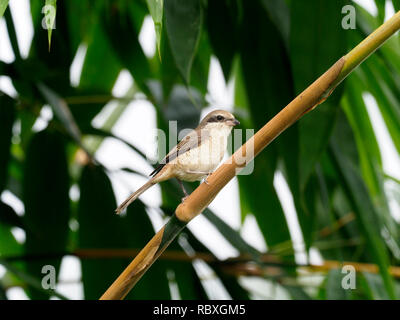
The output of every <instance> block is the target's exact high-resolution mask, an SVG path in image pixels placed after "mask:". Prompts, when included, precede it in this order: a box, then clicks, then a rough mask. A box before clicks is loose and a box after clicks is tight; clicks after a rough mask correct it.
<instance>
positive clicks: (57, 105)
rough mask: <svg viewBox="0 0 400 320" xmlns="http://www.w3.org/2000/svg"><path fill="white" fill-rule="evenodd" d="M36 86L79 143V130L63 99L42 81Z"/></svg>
mask: <svg viewBox="0 0 400 320" xmlns="http://www.w3.org/2000/svg"><path fill="white" fill-rule="evenodd" d="M38 88H39V91H40V92H41V93H42V95H43V97H44V98H45V99H46V101H47V103H48V104H49V105H50V106H51V107H52V109H53V111H54V113H55V115H56V117H57V118H58V119H59V120H60V121H61V123H62V124H63V125H64V127H65V129H66V130H67V132H68V133H69V134H70V135H71V137H72V139H74V140H75V141H76V143H78V145H81V132H80V130H79V128H78V125H77V124H76V122H75V119H74V117H73V116H72V113H71V111H70V109H69V107H68V105H67V103H66V102H65V100H64V99H62V98H61V97H60V96H59V95H58V94H57V93H55V92H54V91H53V90H52V89H50V88H49V87H47V86H46V85H45V84H43V83H39V84H38Z"/></svg>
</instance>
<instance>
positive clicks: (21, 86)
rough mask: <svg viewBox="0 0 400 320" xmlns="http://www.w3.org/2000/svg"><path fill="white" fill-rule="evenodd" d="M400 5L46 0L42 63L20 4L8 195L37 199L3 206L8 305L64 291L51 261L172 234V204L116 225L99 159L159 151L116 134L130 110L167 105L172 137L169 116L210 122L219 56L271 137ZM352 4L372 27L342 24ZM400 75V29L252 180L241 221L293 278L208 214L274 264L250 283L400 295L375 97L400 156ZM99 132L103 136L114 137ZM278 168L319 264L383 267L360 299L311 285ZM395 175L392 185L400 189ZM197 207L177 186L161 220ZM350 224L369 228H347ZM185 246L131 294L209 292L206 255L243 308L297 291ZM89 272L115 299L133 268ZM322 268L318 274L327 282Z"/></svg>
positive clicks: (10, 71)
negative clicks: (283, 116) (43, 120)
mask: <svg viewBox="0 0 400 320" xmlns="http://www.w3.org/2000/svg"><path fill="white" fill-rule="evenodd" d="M11 1H13V0H11ZM14 1H16V0H14ZM387 2H390V1H389V0H387V1H384V0H382V1H377V0H376V1H375V3H376V6H377V12H378V13H377V16H376V17H375V16H373V15H371V14H370V13H369V12H367V11H366V10H364V9H363V8H362V7H359V6H358V5H357V4H355V3H353V2H352V1H350V0H340V1H326V0H296V1H294V0H292V1H285V0H251V1H245V0H165V1H162V0H147V1H145V0H134V1H132V0H102V1H94V0H59V1H57V2H56V1H54V0H53V1H45V0H43V1H42V0H33V1H31V2H30V9H31V15H32V21H33V26H34V36H33V40H32V44H31V48H30V51H29V55H28V56H27V57H26V58H25V57H22V56H21V53H20V48H19V45H18V42H17V35H16V31H15V30H16V28H15V26H14V21H15V20H14V19H13V18H14V17H12V15H11V12H10V10H9V9H7V5H8V1H4V0H0V17H1V16H2V15H3V13H4V17H3V18H2V19H4V20H5V22H6V25H7V32H8V36H9V38H10V42H11V46H12V50H13V52H14V55H15V59H14V61H12V62H10V63H6V62H2V61H0V76H4V77H8V78H9V79H11V81H12V84H13V86H14V88H15V90H16V92H17V95H16V96H15V97H10V96H8V95H7V94H5V93H2V92H0V192H2V191H6V190H7V191H8V192H11V193H12V194H13V195H14V196H15V197H17V198H18V199H20V200H21V201H22V202H23V204H24V213H23V215H22V216H21V215H18V214H17V213H16V212H15V211H14V209H13V208H12V206H9V205H8V204H6V203H4V202H3V201H0V264H2V265H3V266H4V267H5V268H6V272H5V273H4V275H2V276H1V278H0V299H5V298H7V296H6V291H7V290H8V289H9V288H11V287H13V286H20V287H22V288H23V289H24V290H25V292H26V293H27V294H28V296H29V297H30V298H31V299H45V298H49V297H50V296H52V295H55V294H56V293H55V292H54V291H46V290H43V289H41V288H40V281H41V278H42V276H43V274H42V273H41V268H42V266H43V265H46V264H50V265H53V266H55V268H56V271H57V274H58V272H59V267H60V262H61V260H62V257H63V256H64V255H68V254H74V252H77V250H80V249H85V250H89V251H90V250H100V251H101V250H102V249H104V250H105V251H106V252H110V251H109V250H111V251H112V250H113V249H115V250H117V249H118V250H120V249H134V250H138V249H140V248H142V247H143V246H144V245H145V244H146V243H147V241H148V240H149V239H150V237H151V236H152V235H153V234H154V228H153V225H152V223H151V220H150V218H149V212H150V210H153V211H154V210H155V208H148V207H146V205H145V204H143V203H142V202H140V201H137V202H135V203H134V204H133V205H132V206H131V207H129V209H128V212H127V215H126V216H122V217H119V216H115V215H114V212H113V211H114V209H115V207H116V200H115V196H114V190H113V186H112V184H111V182H110V178H109V174H110V170H109V169H108V168H106V167H105V166H103V164H101V163H99V162H98V160H96V153H95V151H96V150H97V148H98V147H99V145H100V144H101V142H102V141H103V139H105V138H109V137H112V138H114V139H119V140H120V141H121V142H122V143H124V144H126V146H127V147H129V148H131V149H132V150H134V152H136V153H137V154H138V155H139V156H141V157H143V158H145V155H144V154H143V153H142V151H141V150H139V149H138V148H137V147H136V146H134V145H131V144H129V143H128V142H126V141H125V140H123V139H122V138H119V137H118V136H115V135H114V134H113V133H111V129H112V127H113V125H114V124H115V123H116V121H117V120H118V118H119V117H120V116H122V117H123V116H124V113H123V111H124V110H125V109H126V107H127V105H128V103H129V102H131V101H134V100H135V99H146V100H147V101H149V102H150V103H151V104H152V105H153V106H154V109H155V111H156V113H157V121H158V126H159V127H160V128H163V129H167V128H168V127H167V125H168V121H169V120H177V121H178V124H179V129H183V128H193V127H195V126H196V125H197V123H198V121H199V119H200V113H201V108H203V107H205V106H207V104H208V103H209V101H208V89H207V83H208V74H209V68H210V61H211V58H212V57H215V58H216V59H217V60H218V61H219V63H220V65H221V68H222V72H223V75H224V78H225V80H226V81H227V82H228V81H230V82H231V83H233V84H234V104H235V106H234V112H235V113H236V114H237V116H238V118H239V119H240V121H241V123H242V125H241V128H242V129H246V128H254V129H256V130H257V129H259V128H260V127H262V126H263V125H264V124H265V123H266V122H267V121H268V120H269V119H271V118H272V117H273V116H274V115H275V114H276V113H277V112H278V111H279V110H280V109H281V108H283V107H284V106H285V105H286V104H287V103H288V102H290V101H291V100H292V99H293V98H294V97H295V96H296V95H297V94H298V93H300V92H301V91H302V90H303V89H305V88H306V87H307V86H308V85H309V84H310V83H311V82H312V81H313V80H314V79H316V78H317V77H318V76H319V75H320V74H321V73H323V72H324V71H325V70H326V69H327V68H328V67H329V66H330V65H332V64H333V63H334V62H335V61H336V60H337V59H339V58H340V57H341V56H343V55H344V54H345V53H346V52H348V51H349V50H350V49H351V48H353V47H354V46H356V45H357V44H358V43H359V42H360V41H361V40H362V39H363V38H365V37H366V36H367V35H368V34H369V33H370V32H371V31H372V30H374V29H375V28H376V27H377V26H379V25H380V24H381V23H382V22H383V21H384V19H385V4H386V3H387ZM45 4H48V5H49V4H50V5H52V4H54V5H55V4H56V28H55V29H52V30H48V31H47V30H45V29H43V28H42V21H43V20H42V19H43V18H45V16H44V15H43V12H42V8H43V6H44V5H45ZM347 4H351V5H353V6H355V8H356V13H357V16H356V19H357V20H356V22H357V24H356V26H357V27H356V29H349V30H345V29H343V28H342V25H341V20H342V18H343V16H344V15H343V13H342V8H343V6H345V5H347ZM393 4H394V6H395V8H396V9H397V10H398V9H400V8H399V7H398V3H395V1H393ZM146 16H151V17H152V19H153V20H154V22H155V32H156V53H155V54H154V56H152V57H148V56H146V54H145V53H144V50H143V48H142V46H141V44H140V42H139V38H138V36H139V33H140V31H141V28H142V25H143V21H144V19H145V17H146ZM50 40H51V46H50V50H49V45H50ZM82 48H85V50H83V51H85V54H84V60H83V66H82V72H81V75H80V79H79V83H78V84H77V85H76V84H71V81H70V69H71V64H72V62H73V59H74V57H75V55H76V53H77V51H78V50H82ZM123 69H126V70H128V71H129V72H130V74H131V75H132V77H133V79H134V84H133V85H132V88H130V90H129V94H127V96H126V97H125V98H124V99H115V97H113V96H112V89H113V87H114V84H115V82H116V79H117V77H118V75H119V74H120V72H121V70H123ZM399 71H400V42H399V39H398V35H396V36H395V37H393V38H391V39H389V40H388V42H387V43H386V44H385V45H384V46H383V47H382V48H381V49H380V50H379V51H377V52H376V53H375V54H374V55H373V56H372V57H370V58H369V59H368V60H367V61H366V62H365V63H364V64H362V65H361V66H360V67H359V68H358V69H357V70H356V71H355V72H354V73H353V74H352V75H350V76H349V78H348V79H347V80H346V81H345V82H344V83H343V84H341V86H340V87H339V88H338V89H337V90H336V91H335V92H334V94H333V95H332V96H331V97H330V98H329V99H328V100H327V101H326V102H325V103H324V104H322V105H321V106H319V107H318V108H317V109H316V110H315V111H313V112H311V113H309V114H307V115H306V116H304V117H303V118H302V119H301V120H300V121H299V122H298V123H296V124H295V125H293V126H292V127H291V128H289V129H288V130H286V131H285V132H284V133H283V134H282V135H281V136H280V137H279V138H278V139H276V140H275V141H274V142H273V143H272V144H271V145H270V146H269V147H268V148H267V149H266V150H265V151H263V152H262V153H261V154H260V155H259V156H258V157H257V158H256V159H255V163H254V172H253V173H252V174H251V175H248V176H239V178H238V181H239V194H240V209H241V218H242V219H241V221H242V223H243V221H244V220H245V218H246V216H247V215H250V214H252V215H254V217H255V219H256V221H257V224H258V227H259V229H260V230H261V232H262V235H263V237H264V239H265V242H266V244H267V246H268V253H273V254H275V255H276V256H277V257H278V258H280V259H281V261H285V263H279V262H278V263H277V262H275V263H272V264H273V268H272V269H271V270H275V271H276V269H278V270H279V272H278V273H276V272H272V271H271V272H268V270H269V269H268V266H269V264H270V263H266V262H265V261H262V260H260V258H259V257H260V253H259V252H258V251H257V250H256V249H255V248H254V247H252V246H251V245H249V244H248V243H247V242H246V241H245V240H244V239H243V238H242V236H241V233H240V230H236V229H233V228H232V227H230V226H229V225H228V224H226V223H225V222H224V221H223V220H222V219H220V218H219V217H218V216H217V215H215V214H214V213H213V212H212V211H211V210H209V209H207V210H206V211H205V212H204V216H205V217H206V218H207V219H208V220H209V221H210V222H211V223H212V224H213V225H214V227H215V228H216V230H218V232H220V233H221V234H222V236H223V237H225V239H226V240H227V241H228V242H229V243H230V244H231V245H232V246H233V247H235V248H236V249H237V250H238V251H239V252H240V253H241V254H243V255H247V258H249V257H250V258H249V259H250V262H251V260H254V261H253V262H255V263H256V264H257V265H258V266H261V267H267V269H266V270H267V271H266V272H263V273H261V274H250V275H248V276H250V277H256V278H258V279H260V281H268V282H272V283H273V284H274V285H276V286H280V287H281V288H283V289H284V290H285V291H286V292H287V294H288V296H289V297H291V298H293V299H308V298H313V299H385V298H395V297H399V291H400V290H399V288H400V285H399V281H398V280H397V279H394V278H393V277H392V276H391V274H390V273H389V272H388V267H389V266H390V265H393V266H396V265H399V260H400V251H399V245H400V239H399V232H400V230H399V224H398V222H397V221H396V220H395V219H394V218H393V214H392V213H393V212H392V211H391V210H393V208H391V207H389V205H388V203H389V198H393V196H392V194H391V192H393V193H396V192H397V194H400V186H399V184H398V180H396V179H391V178H390V177H388V176H387V175H386V173H385V172H384V170H383V160H382V154H381V151H380V149H379V146H378V143H377V139H376V134H375V132H374V130H373V126H372V121H373V120H374V119H370V117H369V116H368V112H367V108H366V105H365V103H364V100H363V97H364V96H365V93H369V94H371V95H372V96H373V97H374V98H375V99H376V101H377V104H378V106H379V110H380V112H381V114H382V116H383V119H384V121H385V125H386V128H387V130H388V132H389V134H390V138H391V139H392V141H393V143H394V146H395V147H396V149H397V152H400V78H399V76H398V74H399ZM110 101H118V107H117V108H116V109H115V111H114V112H113V113H112V114H111V115H109V116H108V119H107V121H106V125H105V126H104V128H95V127H93V124H92V120H93V118H94V117H95V116H96V115H97V114H99V112H100V111H101V110H102V109H103V107H104V106H105V105H106V104H107V103H108V102H110ZM45 105H49V106H50V107H51V108H52V111H53V114H54V117H53V118H52V119H51V120H50V121H49V123H48V125H47V126H46V128H44V129H43V130H41V131H39V132H37V130H34V128H33V125H34V123H35V122H36V120H37V119H38V117H39V115H40V112H41V110H42V108H43V106H45ZM136 116H137V117H139V118H140V116H141V115H140V114H137V115H136ZM371 120H372V121H371ZM88 137H91V138H93V137H96V138H97V140H96V143H93V140H90V139H87V138H88ZM119 170H122V171H130V172H132V169H129V168H120V169H119ZM277 170H279V171H280V172H282V173H283V175H284V177H285V179H286V181H287V182H288V185H289V188H290V191H291V193H292V195H293V198H294V204H295V208H296V212H297V216H298V220H299V224H300V228H301V231H302V235H303V238H304V242H305V243H304V244H305V248H306V252H307V254H309V252H310V249H311V248H313V249H319V252H320V254H321V256H322V258H323V259H327V260H335V261H353V262H356V263H357V262H363V263H370V264H375V265H378V266H379V268H380V272H379V274H370V273H358V274H357V288H356V289H354V290H344V289H343V288H342V287H341V285H340V283H341V279H342V276H343V274H342V273H341V272H340V270H339V269H333V270H331V271H330V272H328V273H324V274H323V275H322V276H323V280H322V281H319V282H317V283H316V284H315V281H314V282H312V283H311V284H310V283H307V282H306V281H305V280H304V279H303V274H302V273H301V272H298V269H297V267H298V266H297V264H296V261H295V258H294V249H293V246H292V236H293V235H292V234H291V233H290V232H289V228H288V222H287V220H286V217H285V214H284V210H283V207H284V206H282V203H281V201H280V199H279V198H278V194H277V192H276V190H275V187H274V175H275V173H276V172H277ZM134 173H137V174H141V175H143V174H144V175H146V174H147V173H146V172H134ZM388 180H391V181H392V189H389V188H387V181H388ZM71 187H74V188H77V189H78V190H79V197H78V199H76V198H74V197H72V196H71V192H70V189H71ZM189 187H195V185H191V186H189ZM393 190H394V191H393ZM180 197H181V194H180V191H179V189H178V187H177V185H176V184H175V182H168V183H165V184H163V186H162V199H163V204H162V206H161V207H159V208H156V209H157V210H156V211H157V214H158V215H159V216H160V217H167V216H168V215H170V214H171V213H172V212H173V210H174V208H175V206H176V205H177V203H178V202H179V201H180ZM2 199H3V198H2ZM399 200H400V197H397V202H398V203H399V202H400V201H399ZM153 214H154V212H153ZM349 215H350V216H354V217H355V219H347V220H346V221H347V222H346V223H343V224H341V223H340V221H343V219H344V218H346V217H348V216H349ZM338 226H339V227H338ZM15 228H19V229H22V230H23V231H24V232H25V240H24V241H23V242H22V243H21V242H18V241H17V240H16V238H15V233H13V230H15ZM321 230H330V231H329V232H322V231H321ZM181 240H184V241H175V242H174V243H173V244H172V245H171V246H170V247H169V249H168V250H167V253H168V251H169V252H173V253H175V256H174V255H172V256H170V258H169V259H164V260H160V261H157V262H156V263H155V264H154V265H153V266H152V267H151V269H150V271H149V272H148V273H147V274H146V275H145V276H144V278H143V279H142V280H141V281H140V282H139V283H138V285H137V286H136V287H135V288H134V290H132V292H131V293H130V294H129V295H128V297H127V298H128V299H170V298H172V297H174V296H176V292H175V293H173V291H174V290H176V289H177V291H178V292H179V296H180V297H181V298H183V299H207V298H209V296H208V294H209V293H207V290H205V288H204V281H205V280H204V279H202V278H201V276H200V274H199V271H198V269H196V268H195V265H194V263H193V261H192V258H191V257H192V256H193V254H196V253H198V254H199V256H198V257H199V259H200V260H201V259H202V256H201V254H204V255H206V256H207V257H208V258H209V259H208V260H207V259H205V258H204V259H205V260H207V263H208V265H209V267H210V268H211V269H212V270H213V276H214V277H215V278H216V279H219V280H220V281H221V284H222V285H223V286H224V287H225V289H226V290H227V292H228V293H229V295H230V296H231V297H232V298H233V299H249V298H252V297H255V296H257V294H258V295H261V296H263V294H264V295H265V296H264V297H268V298H279V297H280V296H274V295H273V292H274V291H272V293H271V292H268V293H261V294H260V293H256V292H255V291H254V288H249V287H248V286H246V285H243V281H242V280H243V279H241V277H242V275H245V274H247V273H246V272H243V270H242V269H240V266H238V265H235V261H218V259H216V258H215V257H214V255H213V253H212V252H211V251H210V249H209V248H207V247H206V246H205V245H204V244H202V243H201V241H199V240H198V239H197V238H196V237H195V236H194V235H193V234H192V233H191V232H190V231H189V230H188V229H186V230H185V231H184V232H183V235H182V237H181ZM107 250H108V251H107ZM190 252H191V253H190ZM174 257H175V258H174ZM176 257H181V259H178V258H176ZM80 261H81V267H82V278H81V279H80V281H81V282H82V284H83V289H84V290H83V291H84V297H85V298H86V299H97V298H99V297H100V296H101V294H102V293H103V292H104V291H105V289H106V288H107V287H108V286H109V285H110V284H111V283H112V281H113V280H114V279H115V278H116V277H117V276H118V274H119V273H120V272H122V270H123V268H124V267H125V266H126V265H127V264H128V263H129V261H130V259H129V258H127V257H113V256H111V257H110V256H102V257H97V258H95V257H85V256H81V257H80ZM237 262H238V261H236V263H237ZM239 262H242V261H239ZM274 268H275V269H274ZM314 275H315V276H318V274H314V273H313V272H310V274H309V276H310V277H313V276H314ZM171 285H172V287H174V288H175V289H174V290H172V289H171ZM174 285H176V286H174ZM271 295H272V296H271ZM59 297H61V298H63V297H62V296H59Z"/></svg>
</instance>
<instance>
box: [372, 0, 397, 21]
mask: <svg viewBox="0 0 400 320" xmlns="http://www.w3.org/2000/svg"><path fill="white" fill-rule="evenodd" d="M393 2H395V1H393ZM375 5H376V7H377V8H378V17H377V18H378V21H379V24H382V23H383V21H385V5H386V0H375Z"/></svg>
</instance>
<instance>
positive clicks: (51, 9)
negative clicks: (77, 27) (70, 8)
mask: <svg viewBox="0 0 400 320" xmlns="http://www.w3.org/2000/svg"><path fill="white" fill-rule="evenodd" d="M44 14H45V16H44V17H45V22H46V27H47V34H48V41H49V51H50V47H51V34H52V32H53V29H55V23H56V14H57V0H46V4H45V7H44Z"/></svg>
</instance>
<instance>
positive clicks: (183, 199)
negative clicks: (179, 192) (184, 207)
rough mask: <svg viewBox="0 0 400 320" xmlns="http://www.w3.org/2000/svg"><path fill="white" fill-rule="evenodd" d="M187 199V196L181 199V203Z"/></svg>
mask: <svg viewBox="0 0 400 320" xmlns="http://www.w3.org/2000/svg"><path fill="white" fill-rule="evenodd" d="M187 197H189V196H184V197H183V198H182V199H181V201H182V202H184V201H185V200H186V199H187Z"/></svg>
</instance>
